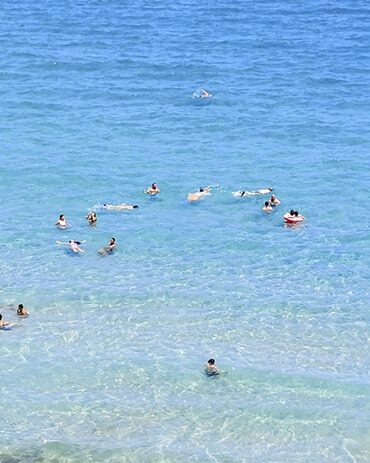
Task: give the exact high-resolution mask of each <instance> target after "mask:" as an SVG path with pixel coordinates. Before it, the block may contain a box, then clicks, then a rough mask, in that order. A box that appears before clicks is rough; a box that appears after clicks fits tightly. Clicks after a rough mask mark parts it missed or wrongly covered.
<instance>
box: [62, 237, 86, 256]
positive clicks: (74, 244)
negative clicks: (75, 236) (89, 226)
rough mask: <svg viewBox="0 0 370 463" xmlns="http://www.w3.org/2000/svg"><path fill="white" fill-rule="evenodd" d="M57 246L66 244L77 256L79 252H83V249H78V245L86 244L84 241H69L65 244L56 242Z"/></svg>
mask: <svg viewBox="0 0 370 463" xmlns="http://www.w3.org/2000/svg"><path fill="white" fill-rule="evenodd" d="M56 242H57V243H58V244H68V245H69V247H70V248H71V250H72V251H73V252H74V253H76V254H78V253H79V252H85V251H84V250H83V249H81V248H80V244H84V243H86V240H83V241H75V240H70V241H68V242H67V243H65V242H62V241H56Z"/></svg>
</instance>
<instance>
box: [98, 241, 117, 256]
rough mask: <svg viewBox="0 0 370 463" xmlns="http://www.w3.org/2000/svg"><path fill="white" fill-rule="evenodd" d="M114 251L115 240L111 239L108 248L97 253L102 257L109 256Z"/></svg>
mask: <svg viewBox="0 0 370 463" xmlns="http://www.w3.org/2000/svg"><path fill="white" fill-rule="evenodd" d="M115 249H116V239H115V238H111V239H110V241H109V244H108V246H106V247H105V248H104V249H100V251H98V253H99V254H101V255H102V256H106V255H107V254H111V253H112V252H113V251H114V250H115Z"/></svg>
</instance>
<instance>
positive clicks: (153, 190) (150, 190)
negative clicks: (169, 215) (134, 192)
mask: <svg viewBox="0 0 370 463" xmlns="http://www.w3.org/2000/svg"><path fill="white" fill-rule="evenodd" d="M160 191H161V190H160V189H159V188H158V186H157V184H156V183H152V186H150V187H149V188H147V189H146V190H145V191H144V193H146V194H148V195H152V196H154V195H156V194H158V193H159V192H160Z"/></svg>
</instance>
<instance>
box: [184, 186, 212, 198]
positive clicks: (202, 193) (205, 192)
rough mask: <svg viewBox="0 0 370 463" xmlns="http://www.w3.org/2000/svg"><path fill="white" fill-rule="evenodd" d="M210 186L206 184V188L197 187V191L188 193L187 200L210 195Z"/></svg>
mask: <svg viewBox="0 0 370 463" xmlns="http://www.w3.org/2000/svg"><path fill="white" fill-rule="evenodd" d="M210 191H211V187H210V186H207V187H206V188H199V191H197V192H195V193H189V194H188V198H187V199H188V201H198V199H201V198H204V197H205V196H208V195H210V194H211V193H210Z"/></svg>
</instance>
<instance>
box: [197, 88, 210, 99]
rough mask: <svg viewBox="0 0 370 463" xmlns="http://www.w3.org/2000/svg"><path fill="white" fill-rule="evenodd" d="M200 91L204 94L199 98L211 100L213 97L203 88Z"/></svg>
mask: <svg viewBox="0 0 370 463" xmlns="http://www.w3.org/2000/svg"><path fill="white" fill-rule="evenodd" d="M199 90H200V91H201V92H202V94H201V95H199V98H211V97H212V94H211V93H208V92H206V91H205V90H203V89H202V88H200V89H199Z"/></svg>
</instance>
